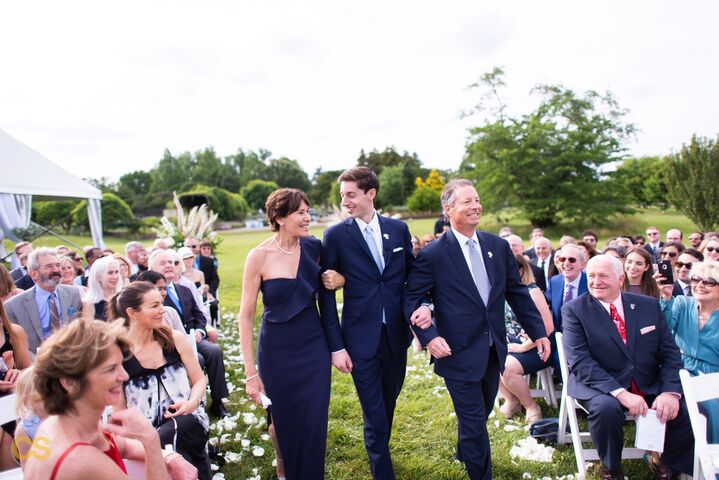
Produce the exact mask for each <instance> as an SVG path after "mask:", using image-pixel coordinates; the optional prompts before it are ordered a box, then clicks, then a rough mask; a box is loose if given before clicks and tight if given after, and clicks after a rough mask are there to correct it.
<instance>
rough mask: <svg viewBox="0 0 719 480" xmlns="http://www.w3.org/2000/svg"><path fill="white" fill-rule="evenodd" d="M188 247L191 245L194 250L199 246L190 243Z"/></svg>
mask: <svg viewBox="0 0 719 480" xmlns="http://www.w3.org/2000/svg"><path fill="white" fill-rule="evenodd" d="M188 247H190V248H191V249H193V250H194V249H196V248H197V245H188Z"/></svg>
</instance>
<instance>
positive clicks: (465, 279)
mask: <svg viewBox="0 0 719 480" xmlns="http://www.w3.org/2000/svg"><path fill="white" fill-rule="evenodd" d="M444 237H445V238H446V239H447V247H448V248H449V257H450V258H451V259H452V262H453V263H454V266H455V267H456V268H457V271H458V272H459V276H460V277H461V278H462V284H464V285H467V289H468V290H470V291H471V292H472V297H473V298H474V299H475V300H476V301H477V303H479V304H480V305H484V302H483V301H482V297H480V296H479V290H477V285H476V284H475V283H474V277H472V272H470V271H469V267H468V266H467V261H466V260H465V259H464V253H463V252H462V246H461V245H460V244H459V242H458V241H457V237H455V236H454V233H452V229H449V230H447V232H446V233H445V234H444ZM484 306H485V308H486V305H484Z"/></svg>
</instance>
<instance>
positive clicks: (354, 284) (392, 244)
mask: <svg viewBox="0 0 719 480" xmlns="http://www.w3.org/2000/svg"><path fill="white" fill-rule="evenodd" d="M338 181H339V182H340V195H341V196H342V207H343V208H344V209H345V210H346V211H347V212H348V213H349V215H350V218H348V219H347V220H345V221H344V222H341V223H339V224H337V225H334V226H332V227H330V228H328V229H327V230H326V231H325V235H324V240H323V242H322V256H321V260H320V263H321V265H322V268H323V269H326V270H335V271H337V272H339V273H341V274H342V275H344V277H345V284H344V293H343V295H344V306H343V308H342V325H341V327H340V324H339V320H338V318H337V305H336V302H335V293H334V292H333V291H323V292H322V293H321V294H320V311H321V313H322V316H323V320H324V323H325V325H326V327H325V328H326V333H327V338H328V341H329V343H330V350H331V351H332V363H333V364H334V365H335V367H337V368H338V369H339V370H341V371H343V372H345V373H346V372H350V371H351V372H352V379H353V380H354V384H355V388H356V389H357V395H358V397H359V400H360V404H361V406H362V414H363V416H364V441H365V449H366V451H367V456H368V457H369V463H370V470H371V471H372V476H373V477H374V478H375V479H394V478H395V476H394V470H393V468H392V461H391V459H390V453H389V438H390V434H391V431H392V419H393V417H394V408H395V404H396V402H397V397H398V396H399V393H400V390H401V389H402V383H403V382H404V375H405V368H406V364H407V347H408V346H409V344H410V340H411V335H410V332H409V325H408V323H407V322H406V321H405V320H404V317H403V314H402V294H403V291H404V286H405V280H406V278H407V273H408V272H409V271H410V269H411V268H412V263H413V262H414V256H413V254H412V242H411V237H410V234H409V229H408V228H407V225H406V224H405V223H404V222H401V221H399V220H394V219H391V218H386V217H380V216H379V215H378V214H377V212H376V211H375V209H374V199H375V197H376V195H377V192H378V191H379V179H378V178H377V175H376V174H375V173H374V172H373V171H372V170H370V169H369V168H367V167H356V168H351V169H349V170H346V171H345V172H343V173H342V175H340V176H339V178H338ZM345 349H346V351H347V353H349V357H347V355H340V353H342V352H343V351H345Z"/></svg>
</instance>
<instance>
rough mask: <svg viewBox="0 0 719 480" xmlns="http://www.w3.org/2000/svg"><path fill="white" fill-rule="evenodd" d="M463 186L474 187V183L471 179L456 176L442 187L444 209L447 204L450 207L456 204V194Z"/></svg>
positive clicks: (441, 198) (441, 200) (441, 201)
mask: <svg viewBox="0 0 719 480" xmlns="http://www.w3.org/2000/svg"><path fill="white" fill-rule="evenodd" d="M461 187H474V183H472V181H471V180H467V179H466V178H455V179H454V180H450V181H449V182H447V184H446V185H445V186H444V188H443V189H442V196H441V197H440V204H441V205H442V209H444V206H445V205H447V206H449V207H452V206H454V201H455V195H454V194H455V192H456V191H457V189H458V188H461Z"/></svg>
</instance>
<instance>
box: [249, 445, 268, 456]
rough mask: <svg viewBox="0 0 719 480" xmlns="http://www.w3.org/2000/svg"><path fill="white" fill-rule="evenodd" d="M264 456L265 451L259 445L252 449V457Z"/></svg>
mask: <svg viewBox="0 0 719 480" xmlns="http://www.w3.org/2000/svg"><path fill="white" fill-rule="evenodd" d="M264 454H265V449H264V448H262V447H260V446H259V445H255V446H254V447H252V455H254V456H255V457H261V456H262V455H264Z"/></svg>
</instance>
